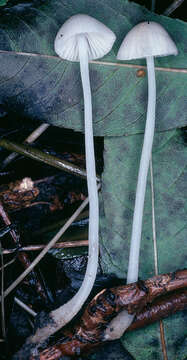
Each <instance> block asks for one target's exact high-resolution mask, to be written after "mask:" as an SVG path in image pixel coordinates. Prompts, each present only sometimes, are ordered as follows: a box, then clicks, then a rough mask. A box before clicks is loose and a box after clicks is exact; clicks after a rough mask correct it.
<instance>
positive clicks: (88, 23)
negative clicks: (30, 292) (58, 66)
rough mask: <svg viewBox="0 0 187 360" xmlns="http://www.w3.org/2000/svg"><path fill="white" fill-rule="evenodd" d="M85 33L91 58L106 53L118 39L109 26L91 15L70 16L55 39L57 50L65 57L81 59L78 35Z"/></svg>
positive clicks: (67, 58)
mask: <svg viewBox="0 0 187 360" xmlns="http://www.w3.org/2000/svg"><path fill="white" fill-rule="evenodd" d="M80 34H81V35H85V37H86V39H87V42H88V58H89V60H93V59H98V58H100V57H103V56H104V55H106V54H107V53H108V52H109V51H110V50H111V48H112V46H113V43H114V41H115V39H116V36H115V34H114V33H113V31H112V30H110V29H109V28H108V27H107V26H105V25H104V24H102V23H101V22H100V21H98V20H96V19H94V18H92V17H91V16H89V15H84V14H77V15H74V16H72V17H70V18H69V19H68V20H67V21H66V22H65V23H64V24H63V25H62V27H61V28H60V30H59V31H58V33H57V35H56V39H55V44H54V46H55V52H56V53H57V54H58V55H59V56H60V57H61V58H63V59H66V60H70V61H79V53H78V44H77V42H78V36H79V35H80Z"/></svg>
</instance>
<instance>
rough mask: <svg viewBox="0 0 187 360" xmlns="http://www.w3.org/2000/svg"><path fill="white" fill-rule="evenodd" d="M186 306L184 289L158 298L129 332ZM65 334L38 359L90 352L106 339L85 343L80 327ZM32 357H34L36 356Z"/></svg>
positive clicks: (50, 358) (53, 359) (143, 312)
mask: <svg viewBox="0 0 187 360" xmlns="http://www.w3.org/2000/svg"><path fill="white" fill-rule="evenodd" d="M186 308H187V290H183V289H182V290H178V291H176V292H173V293H171V294H168V295H166V296H164V297H163V298H161V299H157V300H156V301H155V302H153V304H151V305H149V306H147V307H146V308H145V309H143V310H142V312H141V313H140V314H138V315H137V316H136V317H135V319H134V321H133V323H132V324H131V326H130V327H129V328H128V329H127V331H128V332H129V331H133V330H136V329H140V328H143V327H145V326H147V325H150V324H152V323H154V322H156V321H158V320H161V319H163V318H166V317H168V316H170V315H172V314H174V313H176V312H177V311H181V310H184V309H186ZM73 333H74V331H73ZM65 335H66V338H65ZM65 335H64V337H63V338H62V339H61V340H59V341H58V344H56V345H54V346H51V347H49V348H47V349H45V350H43V351H41V352H40V354H39V358H37V359H40V360H55V359H59V358H60V357H61V356H65V355H66V356H67V355H70V353H71V356H72V357H76V356H77V355H78V354H80V353H81V354H84V353H88V352H90V351H92V350H93V349H95V347H98V346H99V345H101V344H102V343H104V339H103V337H102V336H101V338H100V339H99V338H97V342H94V343H88V342H85V343H84V344H83V340H84V338H83V337H82V338H81V335H82V334H81V335H79V329H77V331H76V333H75V334H74V335H73V334H72V333H71V336H70V333H66V334H65ZM67 336H69V340H68V343H67ZM60 342H61V343H60ZM63 342H64V343H63ZM32 359H34V357H33V358H32Z"/></svg>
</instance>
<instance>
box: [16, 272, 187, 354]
mask: <svg viewBox="0 0 187 360" xmlns="http://www.w3.org/2000/svg"><path fill="white" fill-rule="evenodd" d="M186 287H187V270H180V271H176V272H175V273H168V274H164V275H158V276H154V277H153V278H151V279H148V280H145V281H138V282H137V283H133V284H128V285H124V286H118V287H115V288H111V289H104V290H102V291H101V292H100V293H99V294H97V295H96V296H95V298H94V299H93V300H92V301H91V302H90V303H89V305H88V306H87V308H86V310H85V312H84V314H83V316H82V318H81V320H80V322H79V323H78V324H77V325H76V326H75V327H74V329H73V331H72V329H71V330H69V331H67V330H66V331H64V332H63V338H62V339H61V341H60V344H58V345H55V346H52V347H50V348H48V349H46V350H44V351H41V352H40V355H39V359H41V360H45V359H48V360H49V359H50V360H54V359H58V358H59V357H60V356H62V354H63V355H68V356H77V355H80V354H81V353H85V352H86V351H87V350H90V349H91V348H92V347H95V346H97V345H98V344H100V343H101V342H103V341H106V339H105V330H106V328H108V327H110V322H111V320H112V319H113V318H114V317H115V316H116V315H117V314H118V313H119V312H120V311H122V310H124V309H125V310H127V311H128V313H129V314H136V317H137V320H136V321H139V324H141V325H140V326H142V323H146V322H148V323H149V320H146V318H148V319H149V318H152V319H153V321H156V320H157V319H158V316H159V318H160V315H159V311H161V313H162V314H165V316H168V315H169V313H170V312H172V311H175V309H176V311H177V310H178V309H179V308H180V309H181V308H184V306H186V303H187V292H186V290H185V291H183V292H178V293H177V294H178V295H177V297H176V299H177V300H176V301H175V296H176V295H175V294H174V295H173V296H174V298H171V297H169V299H170V300H166V301H165V299H164V298H160V297H161V296H163V295H167V296H168V293H170V292H173V291H180V289H184V288H186ZM170 296H171V295H170ZM157 298H159V299H160V301H161V302H160V303H159V300H158V302H157V303H156V305H155V307H153V308H152V310H151V311H150V310H149V307H150V304H152V303H153V302H154V301H155V300H156V299H157ZM166 299H167V298H166ZM171 299H172V301H171ZM162 301H164V302H162ZM159 304H160V305H159ZM174 304H175V306H174ZM176 304H177V305H176ZM178 304H180V305H181V306H178ZM153 306H154V304H153ZM159 306H161V308H160V310H158V309H159ZM146 307H148V308H146ZM145 308H146V312H147V314H148V315H146V313H145V311H144V310H145ZM165 308H167V309H168V312H167V311H165ZM156 309H157V310H156ZM140 314H144V315H140ZM149 314H152V315H149ZM156 314H157V315H156ZM138 316H140V318H139V317H138ZM161 316H162V315H161ZM142 319H143V320H142ZM46 321H47V322H48V323H47V324H46ZM136 321H135V322H136ZM51 326H54V323H53V319H52V317H51V314H49V315H48V317H47V318H46V317H45V324H44V326H43V327H42V324H41V323H40V329H38V330H37V332H36V333H35V335H33V337H30V338H29V339H28V340H27V342H26V344H25V345H24V346H23V348H22V349H21V350H20V351H19V353H18V354H17V355H16V356H15V357H14V359H15V360H18V359H23V358H24V359H25V360H26V359H30V360H31V359H32V360H33V359H35V356H36V355H33V353H32V351H34V354H36V352H37V351H36V349H37V348H38V347H39V345H40V340H41V337H40V336H41V333H43V331H44V330H45V332H47V329H49V333H50V328H51ZM132 326H133V325H132ZM111 331H112V329H111ZM33 339H34V341H33ZM42 342H43V338H42ZM37 356H38V353H37ZM37 359H38V357H37Z"/></svg>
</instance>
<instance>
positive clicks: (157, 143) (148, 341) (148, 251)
mask: <svg viewBox="0 0 187 360" xmlns="http://www.w3.org/2000/svg"><path fill="white" fill-rule="evenodd" d="M142 141H143V135H141V134H137V135H132V136H126V137H124V136H122V137H106V138H105V152H104V163H105V167H104V173H103V177H102V180H103V185H102V196H101V198H102V199H101V227H100V228H101V242H102V246H101V254H102V266H103V269H104V270H105V272H108V273H114V274H116V275H117V276H119V277H126V273H127V266H128V256H129V245H130V235H131V226H132V216H133V209H134V199H135V189H136V182H137V174H138V166H139V160H140V155H141V146H142ZM152 161H153V178H154V198H155V217H156V235H157V255H158V271H159V273H166V272H169V271H175V270H176V269H179V268H184V267H186V266H187V261H186V254H187V243H186V238H187V226H186V212H187V202H186V196H185V194H186V191H187V185H186V184H187V181H186V180H187V172H186V165H187V147H186V144H185V143H184V140H183V137H182V133H181V130H171V131H166V132H163V133H158V134H157V135H156V136H155V139H154V147H153V160H152ZM154 273H155V270H154V246H153V230H152V200H151V185H150V178H149V179H148V186H147V192H146V198H145V210H144V217H143V232H142V243H141V252H140V277H141V278H142V279H145V278H148V277H151V276H153V275H154ZM164 323H165V337H166V346H167V352H168V358H169V359H179V358H180V360H182V359H185V355H184V356H183V355H181V357H179V358H178V357H177V352H181V354H182V353H183V351H184V345H185V342H184V339H185V336H186V335H187V333H186V327H185V320H184V318H183V316H182V314H178V315H175V316H173V317H172V318H170V319H168V320H165V321H164ZM181 340H182V341H181ZM123 342H124V344H125V347H126V348H127V349H128V350H129V351H130V353H131V354H132V355H134V356H135V359H137V360H139V359H140V360H141V359H146V360H152V359H160V360H161V359H162V351H161V344H160V335H159V324H155V325H152V326H151V327H149V328H147V329H146V330H139V331H136V332H135V333H133V334H128V335H125V336H124V338H123ZM186 350H187V349H186ZM186 353H187V351H186Z"/></svg>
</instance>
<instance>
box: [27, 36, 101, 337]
mask: <svg viewBox="0 0 187 360" xmlns="http://www.w3.org/2000/svg"><path fill="white" fill-rule="evenodd" d="M78 49H79V57H80V70H81V79H82V86H83V95H84V117H85V147H86V169H87V183H88V195H89V235H88V236H89V252H88V264H87V268H86V273H85V277H84V280H83V283H82V285H81V287H80V289H79V291H78V292H77V293H76V295H75V296H74V297H73V298H72V299H71V300H70V301H68V302H67V303H66V304H64V305H62V306H61V307H59V308H58V309H56V310H54V311H52V312H51V313H50V317H51V320H52V322H51V323H50V324H48V326H47V327H44V328H42V329H39V330H37V332H36V333H35V335H34V336H32V337H31V338H30V339H29V340H30V342H34V343H40V342H43V341H44V340H45V339H46V338H47V337H49V336H50V335H51V334H53V333H54V332H56V331H57V330H59V329H60V328H61V327H63V326H65V325H66V324H67V323H68V322H69V321H70V320H71V319H73V317H74V316H75V315H76V314H77V313H78V311H79V310H80V309H81V307H82V305H83V304H84V302H85V301H86V299H87V298H88V296H89V294H90V291H91V290H92V287H93V284H94V281H95V277H96V273H97V266H98V253H99V249H98V242H99V235H98V228H99V205H98V192H97V181H96V171H95V156H94V143H93V130H92V102H91V89H90V79H89V67H88V53H87V49H88V44H87V40H86V39H85V37H84V36H83V35H79V38H78Z"/></svg>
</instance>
